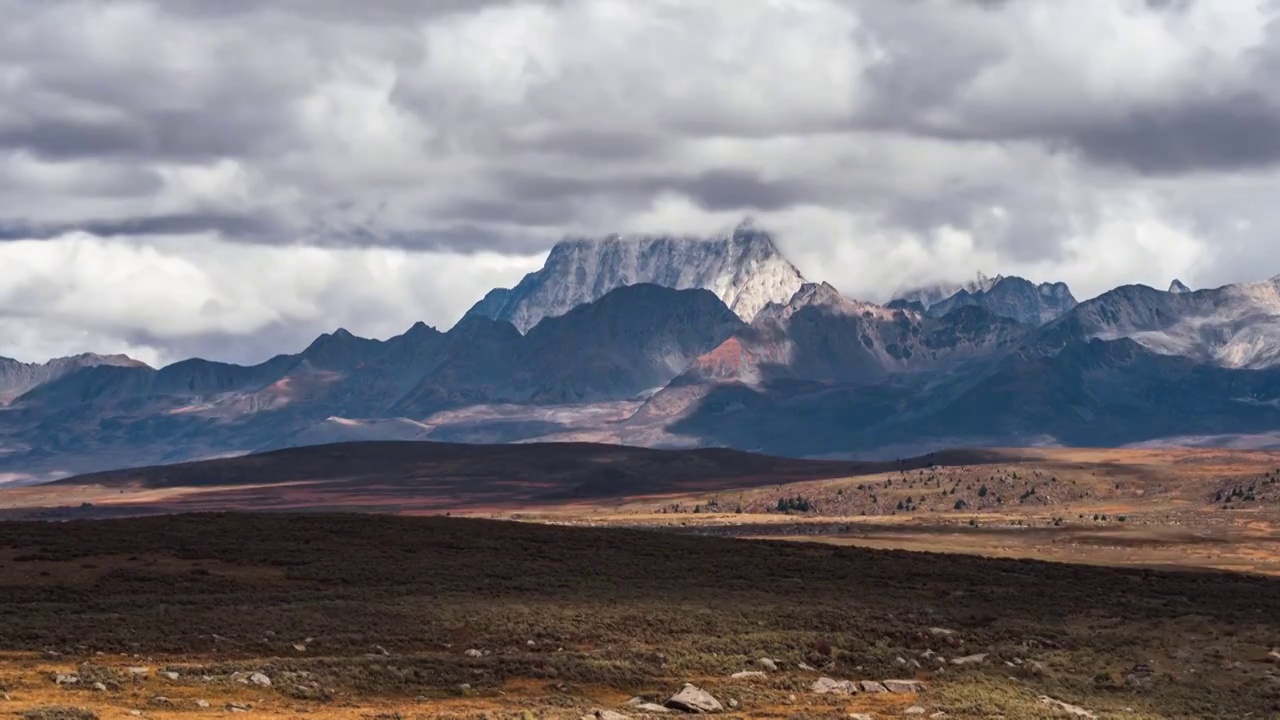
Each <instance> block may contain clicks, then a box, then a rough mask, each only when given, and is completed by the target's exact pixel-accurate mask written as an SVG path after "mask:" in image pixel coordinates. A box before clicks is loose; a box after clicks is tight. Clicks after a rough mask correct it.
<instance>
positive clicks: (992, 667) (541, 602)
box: [0, 514, 1280, 720]
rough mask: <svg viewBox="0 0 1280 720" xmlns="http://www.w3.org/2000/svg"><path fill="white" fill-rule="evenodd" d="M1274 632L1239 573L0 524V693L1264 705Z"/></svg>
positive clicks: (1272, 706) (958, 707) (465, 533)
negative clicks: (850, 687)
mask: <svg viewBox="0 0 1280 720" xmlns="http://www.w3.org/2000/svg"><path fill="white" fill-rule="evenodd" d="M1278 640H1280V581H1276V580H1272V579H1268V578H1264V577H1259V576H1252V575H1246V574H1223V573H1219V574H1202V573H1191V572H1179V573H1162V572H1153V571H1146V570H1119V569H1110V568H1098V567H1087V566H1071V565H1062V564H1053V563H1040V562H1031V561H1014V560H994V559H986V558H979V557H966V556H946V555H936V554H926V553H906V552H895V551H888V552H886V551H870V550H864V549H859V548H841V547H833V546H829V545H820V544H809V543H779V542H748V541H740V540H732V539H723V538H716V537H686V536H680V535H676V534H671V533H660V532H652V531H633V530H623V529H594V528H562V527H552V526H546V525H537V524H529V523H510V522H492V521H483V520H468V519H457V518H406V517H390V516H372V515H320V514H316V515H288V514H270V515H239V514H230V515H225V514H206V515H180V516H166V517H153V518H137V519H130V520H111V521H76V522H70V523H0V648H3V649H4V650H5V651H7V653H8V654H7V655H5V656H4V658H3V661H2V662H0V692H3V693H4V695H0V713H6V712H7V713H11V714H13V715H15V716H19V717H29V718H58V717H73V718H74V717H90V715H73V714H61V715H59V714H54V713H53V711H51V710H49V708H53V707H64V708H83V709H85V710H87V711H90V712H92V713H94V714H96V715H97V716H99V717H102V718H115V717H121V718H123V717H131V716H132V715H131V714H130V713H131V712H132V711H139V712H141V713H143V714H145V715H146V716H148V717H155V718H178V717H183V718H185V717H199V716H201V715H205V714H223V713H226V712H231V711H234V710H235V709H242V710H247V711H248V712H251V713H253V715H252V716H263V717H295V716H303V715H304V714H305V716H307V717H317V718H359V717H377V718H387V719H388V720H389V719H390V718H394V717H401V718H416V717H421V718H441V717H454V718H480V717H493V718H504V717H510V718H529V717H535V718H579V717H581V716H583V715H584V714H587V713H589V712H593V711H595V710H611V711H617V712H622V713H625V714H627V715H629V716H632V717H640V716H642V715H643V713H642V712H639V711H637V710H636V709H635V708H634V707H632V706H629V705H627V701H628V699H629V698H631V697H633V696H639V697H640V698H641V699H642V700H648V701H654V702H658V703H661V702H663V701H665V700H666V699H667V698H668V697H670V696H671V695H672V694H673V693H674V692H675V691H677V690H679V689H680V687H681V686H682V685H683V684H684V683H685V682H693V683H696V684H697V685H699V686H700V687H702V688H704V689H705V690H707V691H708V692H710V693H711V694H712V695H714V696H715V697H716V698H717V699H719V701H720V702H722V703H723V704H724V705H725V706H726V709H727V714H728V715H730V716H736V717H760V718H837V717H841V718H843V717H848V716H849V714H850V713H866V714H869V715H870V716H871V717H876V718H889V717H899V716H903V714H904V713H906V712H908V711H909V710H912V709H913V708H920V709H922V710H923V711H924V713H925V715H924V716H925V717H930V716H933V715H935V714H936V713H940V712H941V713H945V714H946V717H951V718H992V717H1001V716H1002V717H1005V718H1010V719H1021V718H1055V717H1064V718H1069V717H1084V716H1083V715H1071V714H1068V713H1067V712H1066V711H1064V710H1061V709H1056V706H1053V705H1049V704H1045V702H1046V701H1043V700H1042V699H1041V698H1042V696H1043V697H1048V698H1051V699H1052V700H1056V701H1061V702H1064V703H1068V704H1070V705H1072V706H1077V707H1078V708H1080V709H1081V711H1087V712H1088V713H1092V714H1094V715H1096V716H1097V717H1099V718H1127V719H1128V718H1245V717H1258V718H1261V717H1269V716H1270V715H1268V713H1273V712H1275V711H1276V710H1278V709H1280V705H1278V704H1277V703H1280V680H1278V677H1277V666H1276V664H1275V662H1274V661H1275V660H1276V659H1277V655H1276V654H1275V653H1273V650H1274V649H1275V647H1274V645H1275V643H1277V641H1278ZM761 658H769V659H771V660H774V661H776V663H775V664H776V670H775V669H771V668H769V667H768V664H766V663H762V662H760V659H761ZM957 661H959V662H957ZM743 671H747V672H758V673H761V674H760V675H751V676H739V677H738V678H736V679H735V678H734V677H732V676H733V675H734V674H735V673H740V672H743ZM169 673H172V674H169ZM254 673H260V674H261V675H260V676H256V675H254ZM59 675H61V676H63V677H62V678H61V680H62V681H63V683H64V684H61V685H60V684H58V682H57V680H58V679H59V678H58V676H59ZM821 677H827V678H830V679H832V680H833V681H837V682H838V681H843V680H852V681H864V680H866V681H883V680H888V679H898V680H902V679H913V680H919V681H921V682H922V683H923V687H922V689H912V691H911V692H901V693H865V692H860V693H857V694H854V695H836V694H819V693H817V692H815V691H814V683H815V681H817V680H818V679H819V678H821ZM73 679H74V680H73ZM95 683H99V684H98V685H96V686H95ZM267 683H270V684H269V685H268V684H267ZM900 689H902V688H900ZM3 698H7V699H3ZM733 704H736V705H737V708H736V709H734V708H732V707H731V705H733ZM42 709H43V710H42ZM41 712H44V714H41Z"/></svg>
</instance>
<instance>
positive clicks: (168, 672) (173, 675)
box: [160, 670, 178, 680]
mask: <svg viewBox="0 0 1280 720" xmlns="http://www.w3.org/2000/svg"><path fill="white" fill-rule="evenodd" d="M160 677H162V678H164V679H165V680H177V679H178V673H176V672H173V671H172V670H166V671H165V672H162V673H160Z"/></svg>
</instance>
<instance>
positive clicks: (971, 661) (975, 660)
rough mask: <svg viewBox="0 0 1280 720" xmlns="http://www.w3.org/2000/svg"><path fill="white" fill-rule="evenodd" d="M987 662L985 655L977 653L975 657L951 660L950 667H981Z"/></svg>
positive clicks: (969, 656) (968, 656) (967, 656)
mask: <svg viewBox="0 0 1280 720" xmlns="http://www.w3.org/2000/svg"><path fill="white" fill-rule="evenodd" d="M986 661H987V653H978V654H976V655H965V656H964V657H958V658H953V659H952V660H951V664H952V665H981V664H982V663H984V662H986Z"/></svg>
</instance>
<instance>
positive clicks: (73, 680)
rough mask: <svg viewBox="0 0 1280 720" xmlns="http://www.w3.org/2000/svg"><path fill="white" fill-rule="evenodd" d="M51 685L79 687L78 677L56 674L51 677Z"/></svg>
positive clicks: (68, 674)
mask: <svg viewBox="0 0 1280 720" xmlns="http://www.w3.org/2000/svg"><path fill="white" fill-rule="evenodd" d="M53 683H54V684H55V685H79V684H80V676H79V675H73V674H70V673H66V674H64V673H58V674H57V675H54V676H53Z"/></svg>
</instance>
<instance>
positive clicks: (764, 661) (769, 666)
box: [756, 658, 778, 672]
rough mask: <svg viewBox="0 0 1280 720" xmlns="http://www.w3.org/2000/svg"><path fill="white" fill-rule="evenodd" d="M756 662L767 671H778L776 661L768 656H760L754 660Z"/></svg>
mask: <svg viewBox="0 0 1280 720" xmlns="http://www.w3.org/2000/svg"><path fill="white" fill-rule="evenodd" d="M756 664H757V665H759V666H760V667H762V668H764V669H765V670H768V671H769V672H778V663H776V662H774V661H773V660H771V659H769V658H760V659H759V660H757V661H756Z"/></svg>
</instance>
